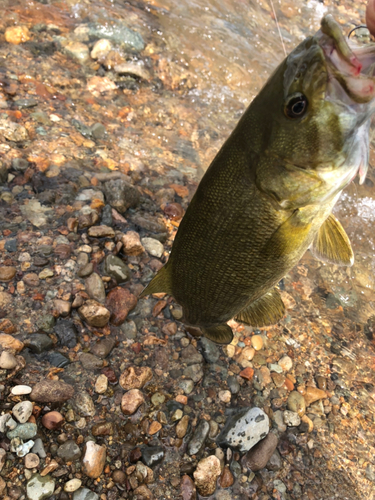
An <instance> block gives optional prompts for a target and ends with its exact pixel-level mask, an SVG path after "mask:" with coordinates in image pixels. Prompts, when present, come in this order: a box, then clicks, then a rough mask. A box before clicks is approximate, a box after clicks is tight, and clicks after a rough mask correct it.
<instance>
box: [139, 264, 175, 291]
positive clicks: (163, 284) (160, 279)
mask: <svg viewBox="0 0 375 500" xmlns="http://www.w3.org/2000/svg"><path fill="white" fill-rule="evenodd" d="M162 292H164V293H167V294H168V295H172V285H171V280H170V276H169V271H168V268H167V265H165V266H164V267H162V268H161V269H160V271H159V272H158V273H157V275H156V276H154V277H153V278H152V280H151V281H150V283H149V284H148V285H147V286H146V288H145V289H144V290H143V292H142V293H141V295H140V296H139V298H140V299H141V298H142V297H145V296H146V295H150V294H151V293H162Z"/></svg>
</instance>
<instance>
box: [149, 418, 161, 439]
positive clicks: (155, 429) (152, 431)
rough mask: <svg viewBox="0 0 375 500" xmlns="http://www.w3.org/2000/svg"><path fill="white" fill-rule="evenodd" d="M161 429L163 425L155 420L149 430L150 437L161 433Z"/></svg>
mask: <svg viewBox="0 0 375 500" xmlns="http://www.w3.org/2000/svg"><path fill="white" fill-rule="evenodd" d="M161 428H162V425H161V424H160V423H159V422H157V421H156V420H154V421H153V422H151V425H150V427H149V428H148V433H149V434H150V436H153V435H154V434H156V433H157V432H159V431H160V429H161Z"/></svg>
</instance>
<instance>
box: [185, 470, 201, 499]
mask: <svg viewBox="0 0 375 500" xmlns="http://www.w3.org/2000/svg"><path fill="white" fill-rule="evenodd" d="M196 491H197V489H196V487H195V484H194V481H193V480H192V479H191V477H190V476H188V475H187V474H185V475H184V476H182V478H181V495H182V500H196V498H197V493H196Z"/></svg>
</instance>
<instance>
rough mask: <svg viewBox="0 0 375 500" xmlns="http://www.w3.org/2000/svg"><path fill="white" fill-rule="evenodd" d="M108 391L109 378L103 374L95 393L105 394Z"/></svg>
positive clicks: (100, 376) (97, 383)
mask: <svg viewBox="0 0 375 500" xmlns="http://www.w3.org/2000/svg"><path fill="white" fill-rule="evenodd" d="M107 389H108V378H107V377H106V376H105V375H103V374H101V375H99V377H98V378H97V379H96V382H95V392H97V393H98V394H104V393H105V392H106V390H107Z"/></svg>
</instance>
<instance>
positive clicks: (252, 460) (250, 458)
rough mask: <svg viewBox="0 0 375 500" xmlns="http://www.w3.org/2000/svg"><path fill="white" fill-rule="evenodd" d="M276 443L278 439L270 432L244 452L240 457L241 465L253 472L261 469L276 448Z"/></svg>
mask: <svg viewBox="0 0 375 500" xmlns="http://www.w3.org/2000/svg"><path fill="white" fill-rule="evenodd" d="M277 443H278V439H277V437H276V435H275V434H274V433H273V432H270V433H269V434H268V435H267V436H266V437H265V438H264V439H262V440H261V441H259V443H257V444H256V445H255V446H254V447H253V448H251V450H249V451H248V452H247V453H246V455H245V456H244V457H243V458H242V461H241V462H242V465H243V466H244V467H247V468H248V469H249V470H251V471H253V472H257V471H259V470H261V469H263V468H264V467H265V466H266V465H267V463H268V460H269V459H270V458H271V456H272V454H273V453H274V451H275V450H276V446H277Z"/></svg>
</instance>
